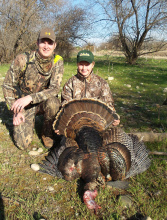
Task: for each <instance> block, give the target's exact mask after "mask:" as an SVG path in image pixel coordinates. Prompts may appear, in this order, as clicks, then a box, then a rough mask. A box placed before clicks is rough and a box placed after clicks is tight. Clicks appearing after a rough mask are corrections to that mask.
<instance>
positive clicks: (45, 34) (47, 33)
mask: <svg viewBox="0 0 167 220" xmlns="http://www.w3.org/2000/svg"><path fill="white" fill-rule="evenodd" d="M43 38H48V39H50V40H52V41H54V42H55V40H56V36H55V33H54V31H53V30H52V29H50V28H44V29H42V30H41V31H40V32H39V35H38V40H41V39H43Z"/></svg>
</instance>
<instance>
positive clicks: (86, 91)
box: [55, 50, 120, 133]
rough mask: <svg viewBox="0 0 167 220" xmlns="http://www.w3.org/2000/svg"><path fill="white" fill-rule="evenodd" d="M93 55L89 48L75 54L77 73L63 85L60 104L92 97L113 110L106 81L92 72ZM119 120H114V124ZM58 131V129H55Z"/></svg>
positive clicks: (112, 101)
mask: <svg viewBox="0 0 167 220" xmlns="http://www.w3.org/2000/svg"><path fill="white" fill-rule="evenodd" d="M94 65H95V62H94V56H93V54H92V52H91V51H89V50H82V51H80V52H79V53H78V55H77V66H78V70H77V74H76V75H74V76H72V77H71V78H70V79H69V80H68V82H67V83H66V84H65V85H64V87H63V91H62V94H61V99H62V105H63V104H65V103H66V102H68V101H70V100H72V99H81V98H94V99H100V100H101V101H103V102H105V103H106V104H108V105H109V106H110V107H111V108H112V109H113V111H115V108H114V100H113V97H112V93H111V90H110V87H109V85H108V83H107V82H106V81H105V80H104V79H102V78H101V77H100V76H97V75H95V74H94V73H93V67H94ZM119 123H120V120H115V121H114V122H113V125H114V126H116V125H118V124H119ZM55 132H56V133H58V131H55Z"/></svg>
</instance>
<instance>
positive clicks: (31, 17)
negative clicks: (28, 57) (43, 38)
mask: <svg viewBox="0 0 167 220" xmlns="http://www.w3.org/2000/svg"><path fill="white" fill-rule="evenodd" d="M69 1H70V0H69ZM98 13H99V15H98ZM166 25H167V1H165V0H89V1H86V4H85V7H83V5H81V3H78V6H77V5H75V6H73V4H72V1H71V2H67V1H65V0H0V27H1V28H0V62H1V63H2V62H9V61H10V60H12V59H13V58H14V57H15V56H16V55H17V54H18V53H22V52H24V51H27V50H31V49H35V48H36V39H37V33H38V32H39V30H40V29H41V28H42V27H45V26H50V27H51V28H53V30H54V31H55V34H56V36H57V49H56V51H57V52H58V53H59V54H60V55H62V56H64V57H69V56H70V53H71V51H72V50H73V47H74V46H75V45H76V44H77V43H78V42H81V41H82V42H85V43H87V41H88V39H89V38H91V34H92V33H95V32H97V33H96V34H97V36H98V37H100V36H101V35H102V34H103V35H104V34H105V33H106V34H107V35H109V41H108V44H110V42H112V44H113V42H114V41H115V45H118V48H119V50H122V51H123V53H124V55H125V57H126V60H127V62H128V63H130V64H135V63H136V61H137V59H138V57H140V56H141V55H144V54H148V53H153V52H157V51H159V50H162V49H163V48H164V46H165V45H166V43H167V41H166V39H165V38H162V36H163V35H164V36H167V32H166ZM98 27H101V29H102V30H103V31H102V32H101V31H99V28H98ZM165 34H166V35H165ZM153 37H155V38H157V39H156V44H153V43H151V41H152V40H153ZM116 49H117V48H116Z"/></svg>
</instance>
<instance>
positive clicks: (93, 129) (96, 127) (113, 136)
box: [40, 98, 151, 211]
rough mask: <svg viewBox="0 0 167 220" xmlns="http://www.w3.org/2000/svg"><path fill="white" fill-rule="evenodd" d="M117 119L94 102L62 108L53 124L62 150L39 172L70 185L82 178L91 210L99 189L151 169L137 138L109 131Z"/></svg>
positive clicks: (51, 155)
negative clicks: (70, 182) (61, 179)
mask: <svg viewBox="0 0 167 220" xmlns="http://www.w3.org/2000/svg"><path fill="white" fill-rule="evenodd" d="M115 119H116V120H117V119H118V115H117V114H116V113H115V112H114V111H113V110H112V109H111V108H110V107H109V106H107V105H106V104H105V103H103V102H101V101H99V100H94V99H86V98H84V99H81V100H72V101H70V102H68V103H66V104H65V105H63V106H62V108H61V110H60V111H59V113H58V114H57V116H56V119H55V121H54V123H53V129H54V130H59V132H60V134H61V136H62V137H63V138H62V140H61V142H60V147H59V148H58V147H56V146H55V147H54V148H53V149H51V150H50V152H49V154H48V156H46V160H45V161H43V164H40V167H41V169H40V171H41V172H44V173H48V174H50V175H53V176H57V177H60V178H64V179H65V180H67V181H71V180H74V179H76V178H82V179H83V181H84V183H85V185H84V190H85V193H84V196H83V200H84V202H85V204H86V205H87V207H88V208H89V209H94V210H96V211H97V209H99V208H100V206H98V205H97V204H96V202H95V201H94V198H95V197H96V195H97V188H98V186H105V182H106V181H116V180H123V179H126V178H129V177H131V176H134V175H136V174H139V173H141V172H144V171H145V170H146V169H147V168H148V167H149V166H150V162H151V161H150V159H149V158H148V151H147V149H146V147H145V145H144V143H143V142H141V141H139V139H138V138H137V136H135V135H128V134H126V133H125V132H124V131H123V130H122V129H121V128H119V127H111V128H109V129H107V128H108V127H109V126H110V125H111V124H112V122H113V121H114V120H115Z"/></svg>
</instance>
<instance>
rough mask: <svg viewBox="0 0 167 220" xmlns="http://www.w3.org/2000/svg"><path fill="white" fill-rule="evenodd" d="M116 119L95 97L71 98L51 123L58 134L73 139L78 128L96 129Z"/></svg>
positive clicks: (110, 110) (98, 129)
mask: <svg viewBox="0 0 167 220" xmlns="http://www.w3.org/2000/svg"><path fill="white" fill-rule="evenodd" d="M115 119H118V116H117V114H115V113H114V112H113V110H112V109H111V108H110V107H109V106H107V105H106V104H105V103H103V102H101V101H99V100H95V99H86V98H85V99H81V100H72V101H69V102H68V103H66V104H65V105H63V108H62V109H61V110H60V112H59V113H58V115H57V117H56V120H55V121H54V123H53V129H54V130H59V132H60V134H62V135H65V136H66V137H69V138H72V139H75V137H76V134H77V132H78V131H79V130H80V128H82V127H84V126H87V127H93V128H94V129H96V130H97V131H100V132H101V131H103V130H105V128H106V127H107V126H108V125H109V124H111V123H112V122H113V120H115Z"/></svg>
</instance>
